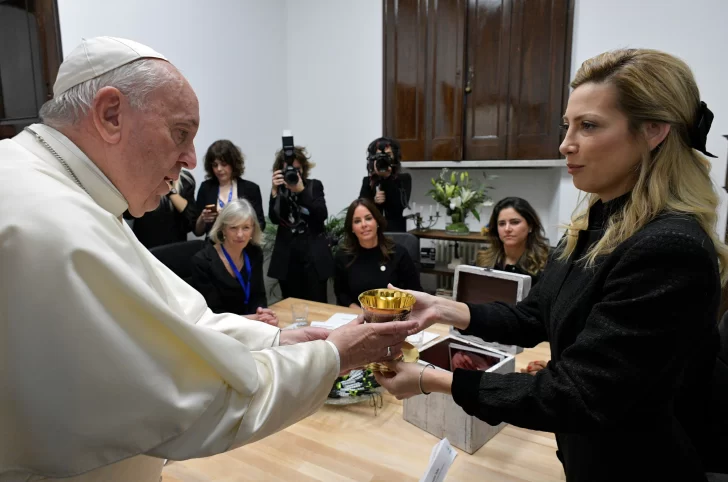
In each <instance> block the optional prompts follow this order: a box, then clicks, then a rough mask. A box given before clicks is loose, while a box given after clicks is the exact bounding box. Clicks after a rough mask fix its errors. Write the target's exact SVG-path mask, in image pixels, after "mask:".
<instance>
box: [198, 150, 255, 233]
mask: <svg viewBox="0 0 728 482" xmlns="http://www.w3.org/2000/svg"><path fill="white" fill-rule="evenodd" d="M244 172H245V157H244V156H243V153H242V152H241V151H240V149H238V147H237V146H235V144H233V143H232V142H230V141H227V140H220V141H215V142H213V143H212V144H211V145H210V147H209V148H208V149H207V153H206V154H205V173H206V174H207V180H205V181H203V182H202V184H201V185H200V190H199V191H198V193H197V203H196V204H197V210H198V211H197V212H199V213H200V215H199V216H198V217H197V220H196V222H195V226H194V233H195V235H196V236H202V235H203V234H206V233H208V232H209V231H210V228H211V227H212V223H213V222H215V218H216V217H217V214H218V212H220V211H221V210H222V209H223V208H224V207H225V206H226V205H227V204H228V203H229V202H230V201H232V200H233V199H247V200H248V202H250V204H251V205H252V206H253V209H254V210H255V215H256V217H257V219H258V224H259V225H260V228H261V229H265V215H264V214H263V199H262V197H261V195H260V187H258V185H257V184H256V183H254V182H252V181H248V180H247V179H243V178H242V176H243V173H244Z"/></svg>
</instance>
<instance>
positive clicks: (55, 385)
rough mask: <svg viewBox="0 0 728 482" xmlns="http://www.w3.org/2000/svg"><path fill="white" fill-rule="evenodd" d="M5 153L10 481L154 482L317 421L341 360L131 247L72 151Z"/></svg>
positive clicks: (9, 145) (1, 210) (96, 177)
mask: <svg viewBox="0 0 728 482" xmlns="http://www.w3.org/2000/svg"><path fill="white" fill-rule="evenodd" d="M31 128H32V129H33V130H34V131H35V132H37V133H38V134H40V135H41V136H42V137H43V138H45V140H46V141H47V142H48V143H49V144H50V145H51V146H52V147H53V148H54V149H55V150H56V151H57V152H58V154H59V155H60V156H61V157H62V158H63V159H64V160H65V161H66V163H67V164H68V165H69V167H70V168H71V170H72V171H73V172H74V173H75V175H76V176H77V177H78V179H79V181H80V183H81V184H82V185H83V186H84V187H85V188H86V189H87V190H88V192H89V194H90V195H89V194H87V193H86V192H84V190H83V189H82V188H81V187H79V186H78V185H77V184H76V183H75V182H74V181H73V180H72V178H71V175H70V174H69V173H68V172H67V171H66V170H65V169H64V167H63V166H62V165H61V163H60V162H59V161H58V160H57V159H56V158H55V157H54V156H53V155H52V154H51V153H50V152H49V151H48V150H47V149H46V148H45V147H44V146H43V145H42V144H41V143H40V142H39V141H38V140H37V139H36V138H35V136H33V135H32V134H30V133H28V132H23V133H21V134H19V135H17V136H16V137H15V138H13V139H7V140H3V141H0V481H3V482H4V481H9V480H13V481H15V480H33V481H35V480H56V479H55V478H62V477H72V478H70V479H67V478H64V479H63V480H64V481H74V482H80V481H83V482H91V481H94V482H96V481H104V482H107V481H124V482H126V481H134V482H157V481H158V480H159V476H160V473H161V471H162V459H164V458H168V459H172V460H183V459H188V458H193V457H204V456H209V455H212V454H216V453H219V452H224V451H226V450H229V449H231V448H234V447H236V446H239V445H242V444H245V443H250V442H253V441H255V440H259V439H261V438H263V437H265V436H267V435H270V434H272V433H274V432H276V431H278V430H281V429H282V428H284V427H286V426H288V425H291V424H293V423H295V422H296V421H298V420H300V419H302V418H304V417H306V416H307V415H310V414H311V413H313V412H314V411H316V410H317V409H318V408H319V407H320V406H321V404H322V403H323V402H324V400H325V399H326V396H327V394H328V392H329V390H330V388H331V386H332V384H333V382H334V380H335V379H336V376H337V374H338V371H339V359H338V353H337V352H336V348H335V347H333V346H332V345H331V344H330V343H329V342H325V341H315V342H310V343H303V344H298V345H292V346H282V347H279V346H277V344H278V337H279V333H280V332H279V330H278V329H277V328H274V327H271V326H269V325H266V324H264V323H261V322H258V321H252V320H247V319H245V318H242V317H239V316H236V315H229V314H217V315H216V314H213V313H212V312H211V311H210V310H209V309H208V308H207V305H206V304H205V300H204V299H203V297H202V296H201V295H200V294H199V293H197V291H195V290H194V289H192V288H191V287H189V286H188V285H187V284H186V283H185V282H184V281H182V280H181V279H180V278H178V277H177V276H176V275H175V274H174V273H172V272H171V271H170V270H169V269H167V268H166V267H165V266H164V265H162V264H161V263H160V262H159V261H157V259H156V258H155V257H154V256H152V255H151V254H150V253H149V251H147V249H146V248H145V247H144V246H142V245H141V244H140V243H139V242H138V241H137V240H136V238H135V236H134V234H133V233H132V231H131V230H130V229H129V227H128V226H127V224H126V223H125V222H123V221H121V219H120V218H121V214H122V213H123V212H124V211H125V210H126V208H127V203H126V201H125V200H124V198H123V197H122V196H121V194H120V193H119V191H117V190H116V188H115V187H114V186H113V185H112V184H111V183H110V182H109V180H108V179H107V178H106V177H105V176H104V175H103V174H102V173H101V171H100V170H99V169H98V168H97V167H96V166H95V165H94V164H93V163H92V162H91V161H90V160H89V159H88V157H86V156H85V155H84V154H83V152H81V150H80V149H79V148H78V147H76V146H75V145H74V144H73V143H72V142H71V141H70V140H69V139H68V138H66V137H65V136H63V135H62V134H60V133H59V132H58V131H56V130H54V129H51V128H49V127H47V126H43V125H40V124H36V125H33V126H32V127H31Z"/></svg>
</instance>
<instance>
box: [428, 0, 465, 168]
mask: <svg viewBox="0 0 728 482" xmlns="http://www.w3.org/2000/svg"><path fill="white" fill-rule="evenodd" d="M466 10H467V0H430V2H429V8H428V16H427V17H428V18H427V20H428V22H427V23H428V25H427V77H426V80H427V82H426V89H425V92H426V93H427V108H426V111H427V122H426V125H425V146H426V147H425V154H426V155H427V159H432V160H433V161H459V160H461V159H462V154H463V77H462V73H463V60H464V55H465V52H464V49H465V17H466ZM428 154H429V155H428Z"/></svg>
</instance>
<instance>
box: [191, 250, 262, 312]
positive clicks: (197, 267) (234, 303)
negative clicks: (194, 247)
mask: <svg viewBox="0 0 728 482" xmlns="http://www.w3.org/2000/svg"><path fill="white" fill-rule="evenodd" d="M244 251H245V252H246V253H247V254H248V258H249V259H250V264H251V267H252V271H251V273H250V274H251V281H250V299H249V301H248V304H247V305H246V304H245V292H244V291H243V287H242V286H240V282H239V281H238V279H237V277H233V276H231V275H230V273H228V271H227V269H225V265H224V264H223V261H222V259H220V256H219V255H218V254H217V250H216V249H215V246H214V245H213V244H212V243H206V246H205V248H204V249H203V250H202V251H200V252H198V253H197V254H196V255H194V256H193V257H192V279H191V283H190V284H191V285H192V286H193V287H194V288H195V289H196V290H197V291H199V292H200V293H201V294H202V296H204V297H205V301H207V306H209V307H210V309H211V310H212V311H213V312H215V313H235V314H237V315H251V314H254V313H255V310H257V309H258V308H267V307H268V301H267V300H266V297H265V283H264V281H263V250H262V249H261V248H260V247H259V246H255V245H253V244H249V245H248V246H246V247H245V250H244ZM242 275H243V279H245V277H246V276H247V272H246V270H245V269H243V273H242Z"/></svg>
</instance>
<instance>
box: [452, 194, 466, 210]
mask: <svg viewBox="0 0 728 482" xmlns="http://www.w3.org/2000/svg"><path fill="white" fill-rule="evenodd" d="M462 205H463V199H462V198H461V197H460V196H455V197H454V198H452V199H450V209H456V208H459V207H460V206H462Z"/></svg>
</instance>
